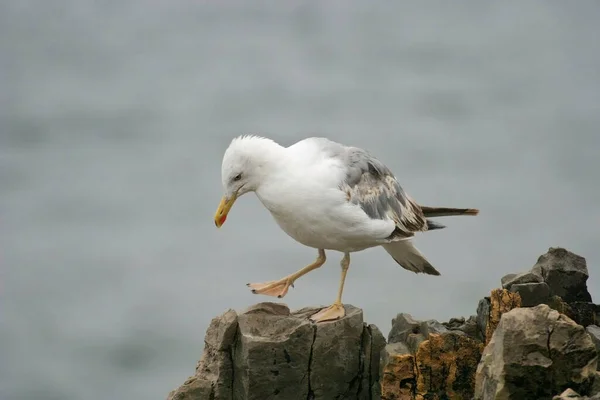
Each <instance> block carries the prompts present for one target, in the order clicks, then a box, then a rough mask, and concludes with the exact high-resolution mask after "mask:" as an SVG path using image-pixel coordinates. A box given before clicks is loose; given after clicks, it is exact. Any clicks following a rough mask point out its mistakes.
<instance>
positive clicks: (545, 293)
mask: <svg viewBox="0 0 600 400" xmlns="http://www.w3.org/2000/svg"><path fill="white" fill-rule="evenodd" d="M509 290H510V291H511V292H513V293H519V296H520V297H521V307H535V306H537V305H538V304H548V300H549V299H550V295H551V293H550V286H548V284H547V283H546V282H540V283H516V284H514V285H511V287H510V289H509Z"/></svg>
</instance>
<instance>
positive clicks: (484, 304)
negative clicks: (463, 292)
mask: <svg viewBox="0 0 600 400" xmlns="http://www.w3.org/2000/svg"><path fill="white" fill-rule="evenodd" d="M490 306H491V305H490V298H489V297H484V298H483V299H481V300H479V303H478V304H477V319H476V322H477V336H478V338H479V339H480V340H481V341H482V342H485V337H486V331H487V324H488V321H489V319H490Z"/></svg>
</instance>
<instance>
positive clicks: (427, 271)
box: [423, 264, 441, 276]
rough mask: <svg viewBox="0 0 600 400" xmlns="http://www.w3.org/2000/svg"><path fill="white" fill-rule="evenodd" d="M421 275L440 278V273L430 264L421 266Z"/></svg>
mask: <svg viewBox="0 0 600 400" xmlns="http://www.w3.org/2000/svg"><path fill="white" fill-rule="evenodd" d="M423 273H425V274H427V275H434V276H440V275H441V274H440V272H439V271H438V270H437V269H435V268H433V265H431V264H425V265H424V266H423Z"/></svg>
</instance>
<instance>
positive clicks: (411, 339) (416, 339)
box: [406, 333, 426, 354]
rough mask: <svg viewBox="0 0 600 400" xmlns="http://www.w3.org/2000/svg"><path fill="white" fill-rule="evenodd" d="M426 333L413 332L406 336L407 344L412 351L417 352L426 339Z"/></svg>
mask: <svg viewBox="0 0 600 400" xmlns="http://www.w3.org/2000/svg"><path fill="white" fill-rule="evenodd" d="M425 339H426V338H425V335H423V334H422V333H411V334H410V335H408V337H407V338H406V344H407V346H408V349H409V350H410V352H411V353H413V354H415V353H416V352H417V349H418V348H419V346H420V345H421V343H423V342H424V341H425Z"/></svg>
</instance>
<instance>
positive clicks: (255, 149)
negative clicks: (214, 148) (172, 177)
mask: <svg viewBox="0 0 600 400" xmlns="http://www.w3.org/2000/svg"><path fill="white" fill-rule="evenodd" d="M281 148H282V147H281V146H279V145H278V144H277V143H275V142H273V141H272V140H270V139H266V138H262V137H258V136H240V137H237V138H235V139H233V141H232V142H231V144H230V145H229V147H228V148H227V150H225V154H224V155H223V164H222V165H221V180H222V183H223V192H224V193H223V198H222V199H221V203H220V204H219V208H217V212H216V213H215V225H216V226H217V228H220V227H221V225H223V224H224V223H225V220H226V219H227V214H229V210H230V209H231V207H232V206H233V203H235V201H236V200H237V198H238V197H240V196H242V195H243V194H245V193H248V192H253V191H256V190H257V189H258V187H259V186H260V184H261V183H262V182H263V179H264V177H265V176H266V175H267V173H268V170H269V167H270V166H271V163H272V160H273V154H274V153H275V152H276V151H277V150H278V149H281Z"/></svg>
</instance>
